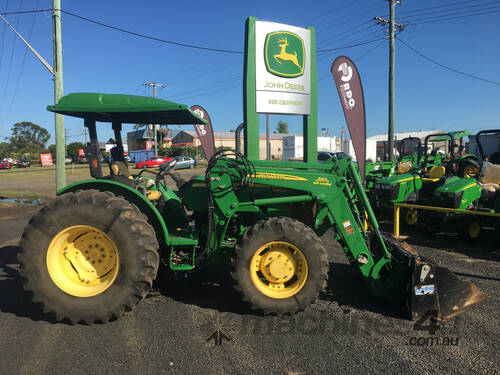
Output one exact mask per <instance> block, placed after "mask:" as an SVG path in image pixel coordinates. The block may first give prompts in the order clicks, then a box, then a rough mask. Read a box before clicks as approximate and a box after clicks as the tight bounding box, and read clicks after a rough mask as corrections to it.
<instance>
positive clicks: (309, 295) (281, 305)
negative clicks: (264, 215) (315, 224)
mask: <svg viewBox="0 0 500 375" xmlns="http://www.w3.org/2000/svg"><path fill="white" fill-rule="evenodd" d="M271 242H286V243H289V244H291V245H293V246H295V247H296V248H298V249H299V250H300V251H301V252H302V254H303V255H304V257H305V260H306V262H307V269H308V272H307V278H306V280H305V284H304V285H303V287H302V288H301V289H300V290H298V291H297V292H296V294H294V295H293V296H290V297H287V298H273V297H269V296H267V295H265V294H264V293H263V292H262V291H261V290H259V289H258V288H257V286H256V284H255V282H254V281H252V276H251V272H252V271H251V270H250V265H251V262H252V258H253V257H254V255H255V254H256V253H257V252H258V251H260V250H259V249H261V248H263V247H265V246H266V244H268V243H271ZM328 269H329V265H328V256H327V252H326V250H325V248H324V246H323V244H322V242H321V240H320V239H319V238H318V236H317V235H316V233H314V231H313V230H312V229H311V228H310V227H308V226H306V225H305V224H303V223H301V222H299V221H297V220H292V219H290V218H285V217H279V218H271V219H268V220H264V221H259V222H257V223H256V224H255V225H254V226H253V227H251V228H250V229H249V230H247V231H246V232H245V234H244V235H243V238H242V240H241V241H240V243H239V244H238V245H237V246H236V249H235V252H234V255H233V257H232V272H231V276H232V278H233V280H234V288H235V289H236V291H238V292H239V293H240V294H241V296H242V299H243V301H245V302H247V303H249V304H250V306H251V308H252V309H254V310H260V311H262V312H263V313H264V314H266V315H267V314H276V315H282V314H294V313H296V312H297V311H300V310H303V309H305V308H306V307H307V306H308V305H309V304H311V303H313V302H314V301H315V300H316V299H317V297H318V295H319V293H320V292H322V291H323V290H324V289H325V287H326V284H327V279H328ZM294 277H295V276H294ZM292 280H293V279H292Z"/></svg>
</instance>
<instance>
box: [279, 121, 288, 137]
mask: <svg viewBox="0 0 500 375" xmlns="http://www.w3.org/2000/svg"><path fill="white" fill-rule="evenodd" d="M277 130H278V133H279V134H288V124H287V123H286V122H285V121H283V120H280V121H279V122H278V127H277Z"/></svg>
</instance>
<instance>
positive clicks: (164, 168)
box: [160, 159, 177, 172]
mask: <svg viewBox="0 0 500 375" xmlns="http://www.w3.org/2000/svg"><path fill="white" fill-rule="evenodd" d="M176 164H177V159H172V160H170V161H167V162H166V163H162V164H160V172H163V171H167V170H170V169H172V168H173V167H175V165H176Z"/></svg>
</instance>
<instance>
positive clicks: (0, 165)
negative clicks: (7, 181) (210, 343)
mask: <svg viewBox="0 0 500 375" xmlns="http://www.w3.org/2000/svg"><path fill="white" fill-rule="evenodd" d="M10 168H12V164H10V162H8V161H6V160H3V161H0V169H10Z"/></svg>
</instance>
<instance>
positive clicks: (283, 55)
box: [273, 38, 304, 73]
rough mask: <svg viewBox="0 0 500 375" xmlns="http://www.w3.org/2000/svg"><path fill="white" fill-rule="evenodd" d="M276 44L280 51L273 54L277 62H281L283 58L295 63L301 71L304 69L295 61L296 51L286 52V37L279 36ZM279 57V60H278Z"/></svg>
mask: <svg viewBox="0 0 500 375" xmlns="http://www.w3.org/2000/svg"><path fill="white" fill-rule="evenodd" d="M278 45H279V46H280V48H281V49H280V53H279V55H273V57H274V59H275V60H276V61H277V62H278V63H279V64H281V63H282V62H281V61H280V60H283V61H291V62H292V63H293V64H294V65H296V66H297V67H298V68H299V69H300V72H301V73H303V71H304V68H302V67H301V66H300V65H299V63H298V61H297V51H295V50H294V51H293V53H288V52H286V47H287V46H288V41H287V39H286V38H280V40H279V41H278ZM278 59H279V60H278Z"/></svg>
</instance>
